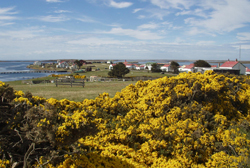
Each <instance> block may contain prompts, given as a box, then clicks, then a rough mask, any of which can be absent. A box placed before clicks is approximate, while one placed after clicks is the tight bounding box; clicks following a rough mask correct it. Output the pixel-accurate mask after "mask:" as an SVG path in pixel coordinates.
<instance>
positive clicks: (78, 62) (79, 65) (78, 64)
mask: <svg viewBox="0 0 250 168" xmlns="http://www.w3.org/2000/svg"><path fill="white" fill-rule="evenodd" d="M74 63H75V64H76V65H77V66H78V69H80V68H81V66H82V64H83V62H82V61H79V60H75V62H74Z"/></svg>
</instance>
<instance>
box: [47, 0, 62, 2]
mask: <svg viewBox="0 0 250 168" xmlns="http://www.w3.org/2000/svg"><path fill="white" fill-rule="evenodd" d="M46 2H63V1H62V0H46Z"/></svg>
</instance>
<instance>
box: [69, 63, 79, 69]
mask: <svg viewBox="0 0 250 168" xmlns="http://www.w3.org/2000/svg"><path fill="white" fill-rule="evenodd" d="M77 68H78V66H77V65H76V64H72V65H71V66H70V67H69V69H77Z"/></svg>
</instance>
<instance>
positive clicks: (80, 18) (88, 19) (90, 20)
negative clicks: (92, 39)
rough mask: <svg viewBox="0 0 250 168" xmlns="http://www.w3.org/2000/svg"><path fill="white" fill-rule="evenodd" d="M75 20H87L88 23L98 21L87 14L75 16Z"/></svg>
mask: <svg viewBox="0 0 250 168" xmlns="http://www.w3.org/2000/svg"><path fill="white" fill-rule="evenodd" d="M76 20H79V21H81V22H89V23H97V22H98V21H96V20H94V19H92V18H90V17H88V16H82V17H79V18H77V19H76Z"/></svg>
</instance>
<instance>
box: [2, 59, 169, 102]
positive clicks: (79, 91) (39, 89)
mask: <svg viewBox="0 0 250 168" xmlns="http://www.w3.org/2000/svg"><path fill="white" fill-rule="evenodd" d="M86 66H93V67H92V71H91V72H86V73H80V75H86V77H87V78H88V77H90V76H99V77H107V76H108V72H109V69H108V67H109V64H104V63H95V64H88V65H84V66H82V67H81V68H83V69H84V68H86ZM97 68H99V69H100V70H99V71H94V70H95V69H97ZM73 74H75V73H73ZM172 75H173V74H160V73H151V71H147V70H140V71H139V70H131V71H130V73H129V74H126V75H125V77H135V76H148V77H164V76H172ZM54 79H55V78H53V77H50V76H47V77H42V78H37V79H33V80H54ZM28 81H30V80H26V81H11V82H6V83H8V84H10V86H12V87H13V88H14V89H15V90H22V91H23V92H24V93H25V92H27V91H29V92H31V93H32V95H34V96H40V97H45V98H51V97H53V98H55V99H58V100H61V99H64V98H66V99H68V100H72V101H83V100H84V99H94V98H95V97H97V96H98V94H101V93H103V92H106V93H109V95H110V97H113V96H114V95H115V93H116V92H120V91H121V90H122V89H123V88H125V87H126V86H128V85H129V84H135V83H136V81H112V82H86V83H85V87H84V88H83V87H80V86H73V87H72V88H71V87H70V86H67V85H60V86H58V87H56V86H55V84H53V83H42V84H27V83H28Z"/></svg>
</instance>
